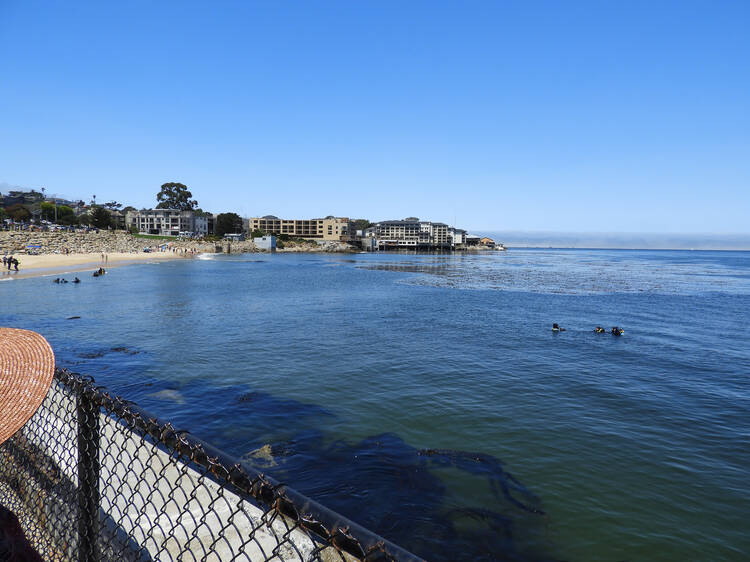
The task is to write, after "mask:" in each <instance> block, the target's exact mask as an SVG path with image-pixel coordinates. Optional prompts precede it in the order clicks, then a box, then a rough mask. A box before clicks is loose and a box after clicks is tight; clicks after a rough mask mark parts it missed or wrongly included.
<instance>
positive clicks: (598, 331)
mask: <svg viewBox="0 0 750 562" xmlns="http://www.w3.org/2000/svg"><path fill="white" fill-rule="evenodd" d="M594 331H595V332H596V333H597V334H603V333H605V332H606V331H607V330H605V329H604V328H602V327H601V326H597V327H596V328H594Z"/></svg>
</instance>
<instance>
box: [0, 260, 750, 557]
mask: <svg viewBox="0 0 750 562" xmlns="http://www.w3.org/2000/svg"><path fill="white" fill-rule="evenodd" d="M79 276H80V277H81V278H82V280H83V282H82V283H81V284H80V285H73V284H67V285H56V284H53V283H52V280H51V278H50V277H47V278H37V279H24V280H16V281H8V282H0V295H1V296H2V303H3V305H2V307H1V308H0V324H2V325H5V326H14V327H22V328H28V329H33V330H37V331H39V332H41V333H42V334H43V335H44V336H45V337H47V338H48V339H49V341H50V342H51V343H52V345H53V347H54V348H55V351H56V354H57V360H58V364H59V365H62V366H67V367H69V368H71V369H72V370H76V371H78V372H82V373H88V374H91V375H93V376H94V377H95V378H96V379H97V381H98V382H99V383H101V384H104V385H107V386H109V387H110V388H111V389H113V390H114V391H116V392H118V393H120V394H122V395H123V396H125V397H126V398H129V399H132V400H134V401H136V402H138V403H139V404H140V405H142V406H143V407H145V408H147V409H149V410H151V411H153V412H154V413H156V414H158V415H160V416H161V417H163V418H165V419H168V420H172V421H173V423H174V424H175V425H176V426H177V427H180V428H184V429H188V430H190V431H192V432H193V433H194V434H196V435H198V436H200V437H202V438H204V439H206V440H209V441H211V442H213V443H215V444H216V445H217V446H218V447H220V448H222V449H224V450H226V451H227V452H228V453H230V454H234V455H237V456H242V455H250V454H251V453H252V451H254V450H256V449H258V448H260V447H262V446H264V445H270V448H271V451H272V456H271V457H270V458H262V457H255V458H254V457H252V456H251V455H250V456H249V458H251V459H254V462H255V464H257V465H258V466H259V467H260V469H261V470H263V471H265V472H267V473H269V474H272V475H274V476H275V477H277V478H278V479H280V480H282V481H284V482H286V483H288V484H290V485H292V486H293V487H295V488H297V489H298V490H300V491H301V492H303V493H305V494H307V495H309V496H311V497H313V498H314V499H317V500H319V501H320V502H321V503H323V504H325V505H327V506H328V507H330V508H332V509H334V510H337V511H339V512H341V513H342V514H344V515H346V516H349V517H350V518H352V519H354V520H356V521H357V522H359V523H361V524H363V525H365V526H367V527H369V528H371V529H372V530H374V531H375V532H377V533H380V534H382V535H384V536H385V537H387V538H389V539H391V540H393V541H394V542H396V543H399V544H401V545H402V546H404V547H406V548H408V549H411V550H412V551H414V552H415V553H417V554H421V555H423V556H425V557H428V558H431V559H435V560H456V559H464V560H491V559H497V558H518V559H557V560H560V559H565V560H613V561H614V560H624V559H628V560H646V559H648V560H740V559H746V557H747V556H748V555H750V532H749V529H750V523H749V522H748V521H750V329H749V327H748V324H749V323H750V253H748V252H689V251H680V252H671V251H622V250H620V251H603V250H511V251H509V252H507V253H499V252H498V253H492V254H487V255H470V256H463V255H405V254H386V255H384V254H380V255H372V254H368V255H365V254H359V255H347V256H338V255H273V256H270V255H269V256H263V255H258V254H255V255H242V256H204V257H203V259H195V260H185V261H178V262H167V263H160V264H142V265H133V266H129V267H123V268H119V269H111V270H110V272H109V274H108V275H106V276H105V277H103V278H101V279H94V278H91V277H90V274H85V275H79ZM68 277H69V278H72V277H73V276H72V275H69V276H68ZM73 315H77V316H81V318H80V319H79V320H66V318H67V317H69V316H73ZM553 322H558V323H559V324H560V325H561V326H563V327H565V328H567V331H566V332H563V333H560V334H554V333H552V331H551V329H550V328H551V325H552V323H553ZM596 325H602V326H604V327H605V328H607V329H609V328H610V327H611V326H613V325H619V326H622V327H624V329H625V335H624V336H622V337H620V338H617V337H614V336H611V335H609V334H595V333H594V332H593V328H594V326H596Z"/></svg>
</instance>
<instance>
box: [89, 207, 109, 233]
mask: <svg viewBox="0 0 750 562" xmlns="http://www.w3.org/2000/svg"><path fill="white" fill-rule="evenodd" d="M111 224H112V215H110V214H109V211H108V210H107V209H105V208H104V207H99V206H96V207H94V208H93V209H91V226H93V227H95V228H107V227H108V226H110V225H111Z"/></svg>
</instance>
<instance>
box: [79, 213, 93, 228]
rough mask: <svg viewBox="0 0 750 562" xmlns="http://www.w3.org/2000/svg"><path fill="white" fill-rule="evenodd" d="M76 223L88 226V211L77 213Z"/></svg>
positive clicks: (89, 217) (89, 221) (89, 219)
mask: <svg viewBox="0 0 750 562" xmlns="http://www.w3.org/2000/svg"><path fill="white" fill-rule="evenodd" d="M78 224H81V225H83V226H89V225H90V224H91V215H90V214H89V213H83V214H82V215H78Z"/></svg>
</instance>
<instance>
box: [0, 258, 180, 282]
mask: <svg viewBox="0 0 750 562" xmlns="http://www.w3.org/2000/svg"><path fill="white" fill-rule="evenodd" d="M105 255H106V260H105V261H102V255H101V254H42V255H38V256H32V255H25V254H18V255H16V256H15V257H16V258H17V259H18V262H19V265H18V269H19V270H18V271H14V270H10V271H9V270H8V269H7V267H5V268H3V269H2V270H1V271H0V280H7V279H23V278H28V277H41V276H44V275H64V274H67V273H75V272H77V271H93V270H95V269H98V268H100V267H103V268H105V269H109V268H113V267H120V266H123V265H128V264H132V263H143V262H159V261H163V260H171V259H186V258H190V257H192V255H190V254H187V255H186V254H182V253H174V252H151V253H146V252H139V253H130V252H114V253H108V254H105ZM0 267H2V263H1V262H0Z"/></svg>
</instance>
